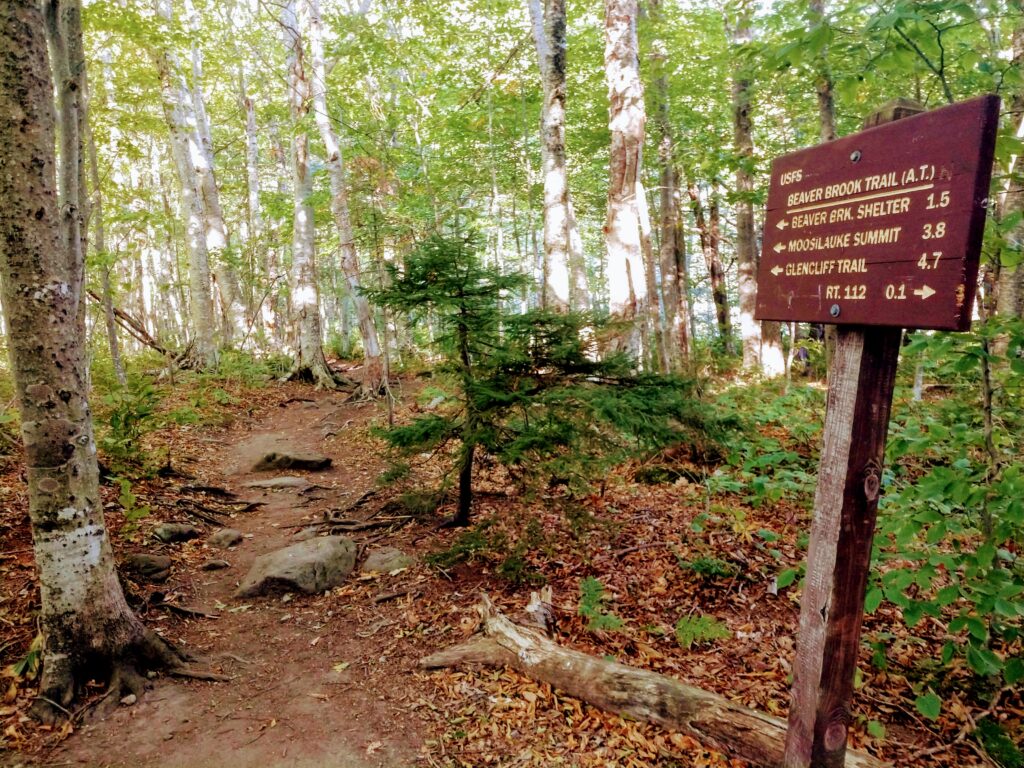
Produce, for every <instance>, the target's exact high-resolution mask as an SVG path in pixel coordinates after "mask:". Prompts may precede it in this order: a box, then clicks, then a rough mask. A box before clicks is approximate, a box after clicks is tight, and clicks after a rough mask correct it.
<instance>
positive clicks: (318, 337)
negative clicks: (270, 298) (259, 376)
mask: <svg viewBox="0 0 1024 768" xmlns="http://www.w3.org/2000/svg"><path fill="white" fill-rule="evenodd" d="M295 3H296V0H289V2H288V4H287V5H286V6H285V7H284V9H283V11H282V13H281V26H282V29H283V34H284V42H285V46H286V47H287V49H288V62H287V63H288V98H289V102H290V105H291V116H292V130H293V131H294V135H293V136H292V185H293V191H294V194H295V220H294V224H293V235H292V268H291V275H290V277H291V303H292V326H293V328H292V330H293V333H294V334H295V366H294V368H293V370H292V373H291V375H292V377H293V378H310V379H312V380H313V382H314V383H315V384H316V385H317V387H323V388H326V389H334V388H336V387H337V386H338V382H337V379H335V377H334V374H333V373H332V372H331V369H330V368H329V367H328V366H327V360H326V359H325V358H324V348H323V334H322V331H321V326H320V295H319V290H318V289H317V282H316V254H315V248H314V239H313V238H314V227H313V204H312V203H311V202H310V197H311V196H312V194H313V177H312V176H311V175H310V168H309V136H308V135H307V134H306V129H305V127H304V126H303V125H302V123H303V120H304V118H305V117H306V115H307V114H308V112H309V101H310V84H309V76H308V74H307V71H306V66H305V54H304V51H303V47H302V35H301V33H300V31H299V21H298V17H297V16H296V14H295Z"/></svg>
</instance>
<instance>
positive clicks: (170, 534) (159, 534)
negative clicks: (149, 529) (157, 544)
mask: <svg viewBox="0 0 1024 768" xmlns="http://www.w3.org/2000/svg"><path fill="white" fill-rule="evenodd" d="M202 534H203V529H202V528H199V527H198V526H195V525H192V524H191V523H160V525H158V526H157V527H156V528H154V529H153V536H155V537H156V538H158V539H159V540H160V541H162V542H164V543H165V544H170V543H171V542H175V541H188V540H189V539H195V538H198V537H199V536H202Z"/></svg>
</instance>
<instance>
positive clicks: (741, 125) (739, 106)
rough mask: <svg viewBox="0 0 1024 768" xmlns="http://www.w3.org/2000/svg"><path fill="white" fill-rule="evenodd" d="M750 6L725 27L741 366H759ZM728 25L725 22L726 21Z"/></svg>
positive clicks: (757, 367)
mask: <svg viewBox="0 0 1024 768" xmlns="http://www.w3.org/2000/svg"><path fill="white" fill-rule="evenodd" d="M750 23H751V22H750V9H749V8H748V7H747V5H746V4H745V3H741V4H740V6H739V11H738V18H736V19H734V21H733V27H732V29H730V30H729V37H730V42H731V44H732V53H733V56H734V57H735V59H734V60H735V61H736V64H735V68H734V70H733V76H732V114H733V151H734V152H735V153H736V161H737V166H736V203H735V208H736V288H737V293H738V294H739V310H740V345H741V348H742V351H743V367H744V368H745V369H746V370H748V371H754V370H759V369H760V367H761V326H760V324H759V323H758V322H757V321H756V320H755V319H754V309H755V306H756V303H757V247H756V244H755V243H754V201H753V199H752V195H753V193H754V174H753V168H752V166H753V162H754V141H753V137H752V136H751V127H750V109H751V105H750V76H749V73H748V72H747V71H746V64H745V63H743V60H742V55H741V52H742V49H743V48H744V46H746V45H748V44H749V43H750V41H751V39H752V33H751V29H750ZM727 26H728V24H727Z"/></svg>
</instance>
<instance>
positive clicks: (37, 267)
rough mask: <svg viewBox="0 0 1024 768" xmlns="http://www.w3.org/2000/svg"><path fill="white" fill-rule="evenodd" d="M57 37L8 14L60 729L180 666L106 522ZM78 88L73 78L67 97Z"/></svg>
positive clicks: (19, 309)
mask: <svg viewBox="0 0 1024 768" xmlns="http://www.w3.org/2000/svg"><path fill="white" fill-rule="evenodd" d="M50 1H51V7H50V8H49V9H48V13H50V14H52V19H54V20H55V21H56V24H55V25H51V26H50V29H51V32H53V31H56V32H57V35H58V37H59V38H60V39H59V40H56V41H55V42H56V43H57V45H55V46H53V49H54V50H55V51H57V50H60V49H63V50H64V51H68V52H72V51H74V50H75V49H76V47H78V50H80V45H81V30H80V27H78V24H79V18H80V17H79V13H78V11H79V7H78V3H77V2H76V1H75V0H67V1H66V2H59V1H58V0H50ZM43 29H44V22H43V17H42V14H41V13H40V6H39V3H38V2H37V1H36V0H7V1H6V2H4V3H2V4H0V154H2V156H3V157H4V172H3V173H0V276H2V278H3V279H2V280H0V284H2V298H3V304H4V311H5V313H6V316H7V321H8V325H9V329H10V334H9V335H8V344H9V353H10V357H11V366H12V370H13V373H14V381H15V387H16V390H17V398H18V404H19V408H20V411H21V432H22V438H23V442H24V445H25V459H26V472H27V481H28V494H29V515H30V518H31V522H32V531H33V541H34V551H35V560H36V567H37V569H38V572H39V582H40V588H41V597H42V607H41V611H40V626H41V629H42V633H43V638H44V642H45V646H44V649H43V654H42V659H43V677H42V681H41V684H40V693H41V697H40V699H38V700H37V702H38V704H37V706H36V712H37V714H39V715H40V716H43V717H46V718H47V719H50V718H52V717H54V716H55V715H56V710H57V708H62V709H64V710H65V711H66V707H67V706H68V705H69V703H70V702H71V700H72V699H73V697H74V694H75V691H76V686H79V685H84V683H86V682H88V680H89V679H90V678H94V677H100V676H103V675H107V674H111V671H113V673H112V684H116V687H117V689H118V690H115V691H114V693H115V695H118V696H119V695H120V690H119V689H121V688H124V687H126V686H128V687H133V688H135V687H137V688H138V689H139V692H141V679H140V678H138V677H137V676H136V675H135V674H134V672H132V671H130V670H132V668H133V667H136V666H138V665H146V666H150V665H154V666H155V665H166V664H171V663H175V662H176V661H177V659H176V657H175V655H174V653H173V652H172V651H171V649H170V648H169V647H168V646H167V645H166V644H164V642H163V641H162V640H160V639H159V638H157V637H156V635H154V634H152V633H150V632H149V631H148V630H146V629H145V627H143V625H142V624H141V623H140V622H139V620H138V619H137V618H136V617H135V615H134V614H133V613H132V612H131V610H130V609H129V607H128V605H127V603H126V602H125V599H124V594H123V593H122V591H121V586H120V583H119V582H118V579H117V573H116V571H115V569H114V558H113V554H112V551H111V548H110V543H109V540H108V538H107V534H106V528H105V527H104V523H103V509H102V501H101V499H100V494H99V472H98V469H97V461H96V443H95V441H94V438H93V433H92V419H91V416H90V412H89V404H88V401H87V399H86V394H85V393H86V383H85V378H86V371H85V363H84V353H83V348H82V342H83V335H82V334H81V333H80V327H79V318H80V317H81V315H82V312H81V310H80V303H81V301H82V297H81V294H80V293H77V292H76V287H79V286H81V285H82V283H83V274H84V260H83V258H82V248H81V244H80V241H79V242H77V243H76V242H70V241H69V239H68V237H67V233H66V223H67V220H66V218H65V221H64V222H62V217H61V215H60V214H59V213H58V191H57V184H56V174H55V158H54V122H55V120H54V106H53V100H52V99H53V92H54V91H53V85H52V82H51V79H50V70H49V65H48V63H47V56H46V44H45V41H44V38H43ZM73 55H74V54H72V56H73ZM71 61H74V59H73V58H72V59H71ZM79 63H80V60H79ZM67 64H68V60H65V61H63V62H56V65H57V66H56V67H55V69H56V71H57V72H58V73H60V72H62V71H64V72H65V74H66V73H67V72H68V71H71V72H74V71H75V70H74V69H73V68H72V69H64V68H65V67H66V66H67ZM66 85H67V83H66V82H60V83H59V85H58V92H60V91H61V90H63V89H64V87H65V86H66ZM82 117H83V116H82V115H81V113H80V112H79V111H78V110H77V109H75V108H69V106H68V105H67V104H65V106H64V112H63V120H64V123H65V125H64V126H62V133H63V134H64V135H63V136H62V151H66V152H68V153H69V154H68V155H65V159H64V162H65V163H67V164H68V165H69V166H72V167H73V161H69V160H68V158H75V157H80V154H81V143H80V142H81V134H80V133H76V132H74V131H73V130H69V129H68V125H67V123H68V121H80V120H81V119H82ZM80 124H81V123H80V122H79V125H80ZM72 134H73V135H75V136H76V138H74V139H69V138H68V137H69V135H72ZM74 143H77V148H76V147H74V146H71V144H74ZM71 175H74V174H70V173H69V174H67V175H65V177H64V181H65V183H67V182H69V181H70V182H71V183H72V185H73V186H74V188H75V189H80V188H81V187H80V175H78V180H77V181H76V180H74V179H70V178H69V177H70V176H71ZM75 185H77V186H75ZM59 199H60V202H61V204H66V205H69V206H77V202H78V201H77V200H76V199H75V197H74V189H72V188H63V189H61V190H60V193H59ZM66 216H67V214H66V212H65V217H66ZM46 699H48V700H50V701H52V702H54V703H55V704H56V707H54V706H53V705H51V704H48V703H47V702H46V701H45V700H46Z"/></svg>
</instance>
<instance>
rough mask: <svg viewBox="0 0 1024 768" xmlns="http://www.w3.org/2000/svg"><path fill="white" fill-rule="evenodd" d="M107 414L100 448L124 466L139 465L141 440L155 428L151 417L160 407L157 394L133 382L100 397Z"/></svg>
mask: <svg viewBox="0 0 1024 768" xmlns="http://www.w3.org/2000/svg"><path fill="white" fill-rule="evenodd" d="M102 403H103V406H104V408H105V410H106V412H107V417H106V422H107V423H106V427H107V429H106V431H105V434H103V436H102V437H101V438H100V440H99V444H100V447H101V448H102V449H103V450H104V451H105V452H106V453H107V454H108V455H109V456H110V457H112V458H114V459H115V460H117V461H119V462H124V463H127V464H136V465H138V464H141V463H142V461H143V459H142V446H141V444H140V440H141V438H142V436H143V434H145V433H146V432H147V431H148V430H151V429H154V428H155V427H156V426H157V425H156V423H155V419H154V416H155V414H156V412H157V407H158V406H159V404H160V393H159V392H158V391H157V389H156V387H155V386H153V384H152V383H151V382H149V381H147V380H145V379H134V380H131V381H129V383H128V385H126V386H125V387H122V388H120V389H117V390H114V391H112V392H110V393H108V394H106V395H104V396H103V398H102Z"/></svg>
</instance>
